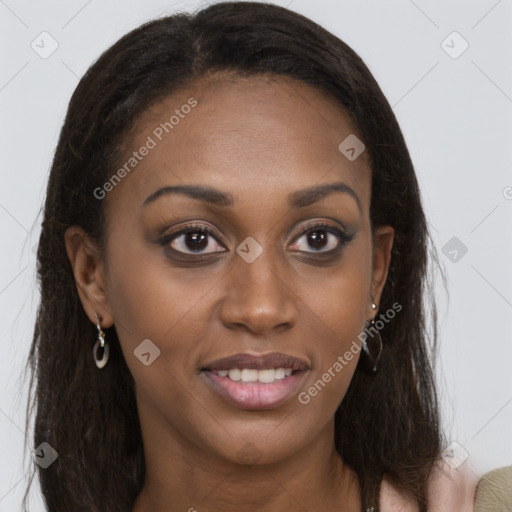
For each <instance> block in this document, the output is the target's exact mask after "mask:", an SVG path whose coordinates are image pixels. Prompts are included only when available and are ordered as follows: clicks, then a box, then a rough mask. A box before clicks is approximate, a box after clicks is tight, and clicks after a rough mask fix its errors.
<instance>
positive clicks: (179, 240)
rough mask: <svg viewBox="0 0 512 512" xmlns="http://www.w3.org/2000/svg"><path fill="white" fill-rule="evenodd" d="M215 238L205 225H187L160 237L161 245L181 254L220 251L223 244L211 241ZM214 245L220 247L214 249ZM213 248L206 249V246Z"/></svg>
mask: <svg viewBox="0 0 512 512" xmlns="http://www.w3.org/2000/svg"><path fill="white" fill-rule="evenodd" d="M213 240H216V238H215V235H214V233H213V231H212V230H211V229H209V228H207V227H205V226H188V227H186V228H185V229H182V230H180V231H178V232H176V233H171V234H169V235H167V236H166V237H165V238H164V239H162V241H161V243H162V245H167V246H170V248H171V249H172V250H173V251H176V252H179V253H183V254H210V253H214V252H222V251H223V250H224V248H223V246H222V245H220V244H219V243H217V244H215V243H212V241H213ZM215 245H217V247H220V249H215ZM212 247H213V248H214V250H210V251H208V250H207V249H208V248H212Z"/></svg>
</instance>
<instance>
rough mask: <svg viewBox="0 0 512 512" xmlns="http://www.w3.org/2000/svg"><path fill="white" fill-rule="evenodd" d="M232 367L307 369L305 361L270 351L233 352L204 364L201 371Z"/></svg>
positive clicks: (229, 368)
mask: <svg viewBox="0 0 512 512" xmlns="http://www.w3.org/2000/svg"><path fill="white" fill-rule="evenodd" d="M233 368H240V369H242V368H249V369H255V370H264V369H266V368H291V369H292V370H294V371H300V370H308V369H309V365H308V363H307V362H306V361H304V360H302V359H299V358H298V357H294V356H291V355H289V354H283V353H281V352H272V353H271V354H266V355H254V354H248V353H241V354H235V355H233V356H229V357H224V358H222V359H217V360H215V361H212V362H211V363H208V364H206V365H204V366H203V367H202V368H201V371H205V370H206V371H212V372H215V371H219V370H231V369H233Z"/></svg>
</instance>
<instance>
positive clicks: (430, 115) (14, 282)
mask: <svg viewBox="0 0 512 512" xmlns="http://www.w3.org/2000/svg"><path fill="white" fill-rule="evenodd" d="M275 3H277V4H279V5H283V6H289V7H290V8H291V9H294V10H296V11H297V12H300V13H302V14H305V15H306V16H309V17H310V18H312V19H313V20H315V21H317V22H319V23H320V24H321V25H323V26H324V27H326V28H327V29H329V30H330V31H332V32H333V33H335V34H336V35H337V36H338V37H340V38H341V39H343V40H344V41H345V42H347V43H348V44H349V45H350V46H351V47H352V48H354V49H355V50H356V52H358V53H359V54H360V55H361V57H362V58H363V59H364V60H365V62H366V64H367V65H368V67H369V68H370V70H371V71H372V72H373V74H374V76H375V78H376V79H377V81H378V82H379V84H380V85H381V87H382V89H383V91H384V93H385V94H386V96H387V98H388V100H389V101H390V103H391V105H392V106H393V109H394V111H395V114H396V116H397V118H398V121H399V123H400V125H401V128H402V130H403V132H404V135H405V138H406V141H407V144H408V147H409V150H410V152H411V156H412V159H413V162H414V163H415V166H416V170H417V174H418V178H419V181H420V185H421V189H422V194H423V198H424V204H425V208H426V212H427V216H428V219H429V222H430V226H431V228H432V234H433V237H434V240H435V244H436V247H437V249H438V251H439V253H440V258H441V264H442V265H443V267H444V268H445V270H446V273H447V276H448V289H449V301H448V298H447V296H446V295H445V293H444V292H443V290H442V288H441V287H439V288H438V304H439V312H440V334H441V352H440V364H439V365H438V367H437V371H438V374H439V382H440V387H441V396H442V401H443V410H444V413H445V426H446V429H447V435H448V439H449V440H450V441H457V442H458V443H460V445H461V446H462V447H464V449H465V450H467V452H469V455H470V459H469V461H468V462H466V464H471V467H472V469H473V471H474V472H475V473H476V474H478V475H481V474H483V473H484V472H486V471H488V470H490V469H492V468H494V467H499V466H504V465H510V464H512V441H511V435H510V434H511V433H512V371H511V363H512V339H511V338H512V328H511V323H512V322H511V320H512V277H511V271H510V267H511V264H512V229H511V219H512V172H511V146H512V145H511V135H512V129H511V121H512V76H511V75H512V73H511V63H512V44H511V40H512V37H511V34H512V30H511V29H512V23H511V21H512V2H511V0H500V1H496V0H481V1H475V0H473V1H467V0H464V1H463V0H460V1H453V0H451V1H445V0H435V1H427V0H415V1H412V0H393V1H386V2H383V1H382V0H371V1H370V0H367V1H356V0H337V1H336V0H316V1H314V2H313V1H310V0H293V1H290V0H283V1H277V2H275ZM205 4H206V2H202V3H200V2H194V1H190V2H162V1H159V0H151V1H146V2H135V1H133V0H131V1H126V0H125V1H121V0H108V1H101V2H100V1H98V0H89V1H84V0H71V1H67V2H56V1H44V2H28V1H21V0H5V1H3V0H0V34H1V35H0V38H1V46H0V47H1V55H2V66H1V68H0V110H1V114H0V115H1V125H0V130H1V135H0V145H1V152H0V172H1V187H0V228H1V240H2V242H1V252H0V258H1V265H0V318H1V323H0V332H1V347H2V357H1V358H0V382H1V386H2V393H1V396H0V452H1V453H0V512H2V511H3V512H5V511H9V512H11V511H13V510H19V508H20V503H21V497H22V493H23V490H24V487H25V484H26V478H25V475H26V472H27V465H28V460H27V459H28V458H29V453H28V454H27V457H26V459H25V461H24V460H23V457H22V453H23V434H24V410H25V392H26V390H24V389H22V388H21V386H20V380H19V375H20V372H21V368H22V364H23V363H24V362H25V359H26V357H27V354H28V349H29V343H30V341H31V335H32V329H33V323H34V318H35V307H36V304H37V300H38V292H37V289H36V288H35V281H34V276H35V265H34V264H35V255H34V253H33V251H32V250H33V247H34V246H35V244H36V243H37V238H38V234H39V221H40V218H38V219H37V221H36V218H37V215H38V212H39V208H40V205H41V202H42V200H43V198H44V192H45V187H46V180H47V175H48V170H49V165H50V162H51V158H52V155H53V151H54V149H55V145H56V142H57V136H58V133H59V130H60V127H61V124H62V121H63V117H64V114H65V110H66V107H67V103H68V101H69V98H70V95H71V93H72V91H73V90H74V88H75V86H76V85H77V82H78V79H79V77H80V76H82V74H83V73H84V72H85V70H86V69H87V67H88V66H89V65H90V64H91V63H92V61H93V60H94V59H96V58H97V57H98V56H99V54H100V53H101V52H102V51H103V50H104V49H106V48H107V47H109V46H110V45H111V44H112V43H114V42H115V41H116V40H117V39H118V38H119V37H120V36H122V35H123V34H125V33H126V32H128V31H129V30H130V29H132V28H135V27H136V26H138V25H140V24H141V23H142V22H144V21H146V20H149V19H152V18H155V17H158V16H160V15H162V14H164V13H171V12H173V11H175V10H178V9H179V10H190V9H194V8H196V7H197V6H199V5H205ZM43 31H47V32H48V33H49V34H51V36H52V37H53V38H54V39H55V40H56V41H57V42H58V45H59V46H58V48H57V50H56V51H55V52H54V53H53V54H52V55H51V56H50V57H48V58H47V59H42V58H41V57H40V56H39V55H38V54H37V53H36V52H35V51H34V50H33V49H32V48H31V43H32V41H34V40H35V41H36V43H37V42H38V41H40V38H38V36H39V34H40V33H41V32H43ZM453 31H457V32H459V33H460V35H461V36H462V37H463V38H464V39H465V40H466V41H467V42H468V43H469V48H468V49H467V50H466V51H465V52H464V53H463V54H462V55H461V56H460V57H458V58H456V59H455V58H452V57H451V56H450V55H448V53H446V52H445V50H444V49H443V47H442V46H441V44H442V41H443V40H445V39H446V38H447V36H449V34H451V33H452V32H453ZM451 39H453V37H451V38H449V39H448V40H447V44H449V45H450V46H453V48H452V49H451V51H452V52H454V51H456V50H457V49H459V48H461V46H460V44H461V42H460V41H458V40H456V39H454V41H453V43H452V42H451ZM38 44H39V45H40V46H42V43H41V42H39V43H38ZM45 48H49V46H48V41H47V42H46V44H45ZM452 237H457V238H458V239H459V240H460V241H461V242H462V243H463V244H464V245H465V246H466V247H467V249H468V251H467V253H466V254H465V255H463V256H461V254H462V253H461V252H460V251H459V253H458V259H457V261H455V262H454V261H452V260H451V259H450V258H453V254H452V255H451V256H450V255H449V254H448V255H445V254H443V252H442V249H443V247H444V246H445V244H447V242H448V241H449V240H450V239H451V238H452ZM446 252H448V251H446ZM92 341H93V340H91V343H92ZM33 448H34V447H32V446H29V449H30V450H31V449H33ZM38 491H39V489H38V487H37V486H36V487H35V492H33V493H32V494H33V499H32V503H33V506H32V507H31V510H32V511H34V512H38V511H42V510H44V508H43V506H42V501H41V499H40V497H39V496H38V494H37V493H38Z"/></svg>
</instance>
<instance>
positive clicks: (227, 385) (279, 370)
mask: <svg viewBox="0 0 512 512" xmlns="http://www.w3.org/2000/svg"><path fill="white" fill-rule="evenodd" d="M309 370H310V366H309V364H308V363H307V362H306V361H303V360H301V359H299V358H296V357H293V356H290V355H287V354H282V353H276V352H274V353H272V354H268V355H265V356H257V355H252V354H247V353H245V354H236V355H234V356H231V357H227V358H224V359H219V360H217V361H213V362H212V363H209V364H207V365H205V366H204V367H203V368H201V370H200V371H201V374H202V376H204V378H205V379H206V383H207V385H208V386H209V388H210V389H211V390H212V391H214V392H215V393H216V394H217V395H219V396H220V397H222V398H223V399H224V400H226V401H227V402H228V403H230V404H231V405H234V406H235V407H238V408H241V409H252V410H265V409H267V410H269V409H274V408H276V407H278V406H280V405H282V404H283V403H284V402H286V401H287V400H289V399H290V398H291V397H292V396H293V395H294V394H295V392H296V391H297V388H298V387H299V386H300V383H301V382H302V380H303V378H304V375H305V374H306V373H307V372H308V371H309Z"/></svg>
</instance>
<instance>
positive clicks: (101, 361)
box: [92, 313, 110, 370]
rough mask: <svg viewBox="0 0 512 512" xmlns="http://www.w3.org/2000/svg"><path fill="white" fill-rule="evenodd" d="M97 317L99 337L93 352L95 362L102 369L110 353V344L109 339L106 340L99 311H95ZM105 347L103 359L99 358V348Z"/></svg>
mask: <svg viewBox="0 0 512 512" xmlns="http://www.w3.org/2000/svg"><path fill="white" fill-rule="evenodd" d="M95 315H96V319H97V320H98V323H97V324H96V328H97V329H98V339H97V340H96V343H95V344H94V348H93V349H92V354H93V357H94V362H95V363H96V366H97V367H98V368H99V369H100V370H101V369H102V368H103V367H104V366H105V365H106V364H107V361H108V355H109V352H110V348H109V345H108V343H107V341H106V340H105V333H104V332H103V329H102V328H101V325H100V323H101V319H100V317H99V316H98V314H97V313H95ZM100 347H101V348H102V349H103V354H102V356H101V359H100V358H98V349H99V348H100Z"/></svg>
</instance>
